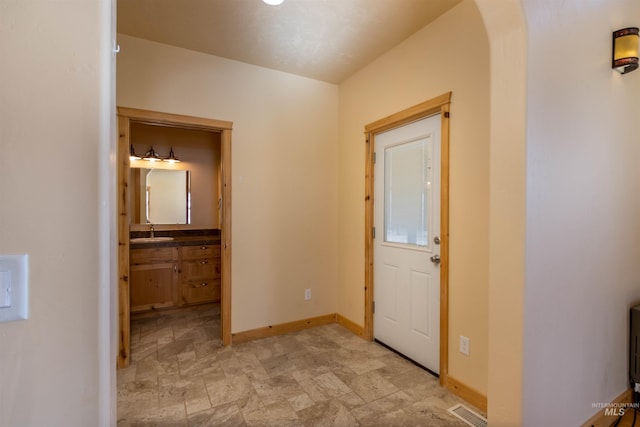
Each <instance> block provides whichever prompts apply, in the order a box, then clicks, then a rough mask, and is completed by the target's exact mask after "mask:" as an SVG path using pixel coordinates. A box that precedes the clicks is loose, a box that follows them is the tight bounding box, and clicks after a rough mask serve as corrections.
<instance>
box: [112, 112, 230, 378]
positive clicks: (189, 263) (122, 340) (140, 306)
mask: <svg viewBox="0 0 640 427" xmlns="http://www.w3.org/2000/svg"><path fill="white" fill-rule="evenodd" d="M140 127H146V128H149V129H151V130H152V129H153V128H154V127H156V128H160V127H163V128H166V129H169V130H172V131H178V132H180V131H185V132H186V131H196V133H197V132H200V133H203V134H205V135H213V136H215V138H213V139H212V140H214V141H215V143H216V144H217V153H218V154H217V156H218V158H219V162H218V165H219V167H218V168H217V172H216V175H217V176H218V179H217V182H218V186H217V187H218V188H217V189H216V191H215V193H217V197H216V200H215V203H213V204H214V205H215V208H213V209H212V212H211V213H209V214H208V215H209V216H210V217H211V220H212V222H213V224H215V225H212V226H210V227H209V228H213V227H216V228H217V229H219V233H218V236H219V242H220V244H219V246H217V245H214V246H210V245H208V244H202V245H198V246H186V247H183V248H178V247H169V246H167V247H163V248H158V249H161V250H158V251H155V252H154V253H151V252H149V253H148V254H145V253H140V254H138V255H139V256H141V257H142V258H144V257H145V256H150V257H151V258H153V260H152V263H150V264H152V265H153V268H151V267H149V268H147V267H144V266H138V265H136V267H135V268H132V266H131V265H130V256H131V239H130V238H131V235H132V234H131V233H132V232H138V233H139V232H147V231H148V232H149V233H152V234H158V236H151V235H150V236H149V237H155V238H156V240H158V238H167V239H169V238H170V236H164V235H162V236H160V234H163V233H162V232H163V231H165V230H172V231H174V232H176V231H177V232H181V233H183V234H184V235H188V234H189V232H190V231H192V230H193V229H195V228H198V227H197V226H193V225H190V224H188V222H189V221H188V220H187V221H185V222H186V224H185V223H183V224H171V226H169V225H166V226H163V225H159V226H156V225H155V224H153V222H152V220H150V219H149V218H148V217H147V218H146V219H144V220H142V222H143V223H142V224H137V225H136V224H130V218H131V212H132V207H133V206H131V205H133V204H135V203H136V202H135V200H136V198H135V197H133V198H132V197H131V196H130V189H131V188H132V187H133V186H135V185H134V184H135V182H134V181H132V180H131V174H130V172H131V169H132V168H131V166H132V164H131V162H132V160H131V159H130V156H131V155H132V153H133V152H134V151H135V148H132V147H134V145H133V144H134V141H132V129H137V128H140ZM232 127H233V123H231V122H227V121H221V120H212V119H205V118H199V117H190V116H182V115H177V114H169V113H160V112H155V111H147V110H139V109H132V108H124V107H118V134H119V137H118V152H117V180H118V184H117V198H118V206H117V209H118V213H117V214H118V221H117V222H118V277H119V279H118V355H117V366H118V367H119V368H124V367H127V366H128V365H129V362H130V360H131V312H132V309H135V310H146V311H147V312H152V311H153V310H155V309H156V308H163V307H170V306H172V305H173V303H174V302H175V303H176V305H182V304H183V303H184V304H185V305H189V304H192V303H198V302H205V301H208V300H210V299H215V298H216V292H217V290H216V291H214V290H213V287H212V284H211V283H210V282H208V281H200V283H198V284H197V285H199V286H198V287H197V288H198V289H196V287H195V284H191V283H186V282H185V283H180V279H178V277H180V276H179V272H178V266H177V260H181V261H180V265H183V266H184V267H185V268H188V269H190V270H189V272H190V273H192V274H191V275H192V276H193V277H194V278H198V279H199V278H200V277H201V276H199V275H201V274H205V275H207V276H208V275H211V277H212V278H214V277H215V276H217V277H219V300H220V303H219V312H220V335H221V336H220V338H221V339H222V343H223V345H229V344H231V131H232ZM149 151H154V150H151V149H150V150H149ZM214 152H215V150H214ZM147 154H148V153H147ZM170 156H174V157H179V156H180V155H179V153H177V152H174V150H171V154H170ZM214 156H215V154H214ZM211 166H213V165H211ZM154 170H155V169H154ZM160 170H162V169H159V170H158V172H159V171H160ZM189 173H190V172H189V171H187V174H186V176H187V178H186V182H187V192H186V194H187V196H186V200H183V202H184V209H183V210H184V212H186V218H190V217H191V215H192V214H195V213H193V212H192V205H193V203H192V199H191V197H193V191H192V190H193V188H192V186H191V182H190V175H189ZM191 173H193V171H191ZM130 181H131V182H130ZM139 185H140V186H142V187H141V188H142V189H143V190H144V191H141V192H140V193H141V194H142V196H141V197H144V198H145V202H140V204H141V205H142V206H143V207H144V209H139V210H138V211H137V213H138V215H139V216H140V217H144V216H145V215H148V213H149V209H150V208H149V206H150V205H151V204H152V205H153V206H158V205H160V201H153V199H151V198H149V197H148V196H149V193H150V191H149V184H148V183H147V184H146V185H143V184H139ZM183 190H184V189H183ZM181 194H183V193H181ZM181 198H182V196H181ZM132 200H133V202H132ZM150 200H151V201H150ZM181 209H182V208H181ZM214 234H215V233H214ZM143 239H144V238H143ZM206 239H208V241H209V240H210V239H212V237H211V236H206ZM154 243H155V241H154ZM194 247H195V248H196V249H190V248H194ZM153 251H154V250H152V252H153ZM194 251H195V252H198V253H195V252H194ZM172 252H175V253H172ZM158 256H162V257H167V260H166V262H165V260H164V259H163V260H161V261H162V262H158V260H157V259H155V257H158ZM217 256H219V260H220V264H219V267H214V266H213V265H211V261H210V258H211V257H216V259H217ZM140 264H144V263H143V262H141V263H140ZM165 264H166V265H165ZM165 267H166V268H165ZM163 268H164V271H161V269H163ZM133 270H135V271H133ZM155 270H158V271H155ZM209 270H211V271H209ZM133 275H137V278H138V279H142V281H143V283H147V284H150V286H149V287H150V288H154V287H155V288H157V287H158V286H159V285H158V284H160V283H164V286H165V288H164V289H166V292H164V295H163V294H162V293H160V299H161V300H162V302H163V303H164V304H162V303H161V304H159V305H158V304H154V303H152V304H149V305H146V300H145V298H147V297H148V295H150V294H151V295H153V296H156V295H158V292H157V290H149V291H148V290H145V289H143V290H141V291H140V292H137V293H136V294H135V295H133V296H135V297H136V298H134V299H135V300H136V304H135V307H132V292H131V282H132V278H133ZM179 287H180V288H179ZM192 288H193V289H192ZM179 289H181V290H182V291H180V290H179ZM179 295H182V296H181V297H179ZM151 301H153V299H151Z"/></svg>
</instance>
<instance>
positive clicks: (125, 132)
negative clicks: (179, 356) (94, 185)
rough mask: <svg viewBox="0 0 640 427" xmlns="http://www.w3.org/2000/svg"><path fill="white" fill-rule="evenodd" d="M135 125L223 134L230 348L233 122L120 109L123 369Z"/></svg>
mask: <svg viewBox="0 0 640 427" xmlns="http://www.w3.org/2000/svg"><path fill="white" fill-rule="evenodd" d="M132 123H145V124H150V125H160V126H167V127H177V128H182V129H196V130H205V131H210V132H215V133H219V134H220V141H221V147H220V149H221V150H220V151H221V167H222V173H221V177H222V227H221V228H222V233H221V234H222V236H221V262H222V265H221V267H222V268H221V270H222V271H221V273H222V274H221V275H222V280H221V302H220V317H221V320H220V323H221V325H220V326H221V330H222V342H223V344H224V345H229V344H231V132H232V129H233V122H227V121H222V120H213V119H205V118H201V117H191V116H183V115H178V114H170V113H160V112H157V111H149V110H139V109H135V108H126V107H118V151H117V158H116V163H117V171H118V172H117V180H118V182H117V197H118V207H117V209H118V242H119V244H118V323H119V325H118V356H117V365H118V367H119V368H124V367H127V366H128V365H129V361H130V358H131V339H130V338H131V337H130V332H131V331H130V323H129V322H130V307H129V277H130V276H129V213H128V212H129V206H128V205H129V197H128V195H127V187H128V184H129V183H128V181H129V166H130V164H129V147H130V143H131V139H130V132H131V124H132Z"/></svg>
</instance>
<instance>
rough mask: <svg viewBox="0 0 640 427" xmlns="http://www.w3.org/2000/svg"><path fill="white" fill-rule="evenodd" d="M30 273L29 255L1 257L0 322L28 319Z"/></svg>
mask: <svg viewBox="0 0 640 427" xmlns="http://www.w3.org/2000/svg"><path fill="white" fill-rule="evenodd" d="M28 271H29V259H28V255H26V254H22V255H0V294H2V295H0V322H10V321H12V320H22V319H26V318H27V317H28V315H29V291H28ZM7 305H8V306H7ZM3 306H4V307H3Z"/></svg>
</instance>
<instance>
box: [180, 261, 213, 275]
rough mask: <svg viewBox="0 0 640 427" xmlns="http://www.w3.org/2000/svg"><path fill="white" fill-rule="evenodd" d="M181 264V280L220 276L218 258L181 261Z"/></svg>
mask: <svg viewBox="0 0 640 427" xmlns="http://www.w3.org/2000/svg"><path fill="white" fill-rule="evenodd" d="M181 265H182V278H183V280H200V279H218V278H220V258H212V259H211V258H209V259H200V260H198V261H183V262H182V263H181Z"/></svg>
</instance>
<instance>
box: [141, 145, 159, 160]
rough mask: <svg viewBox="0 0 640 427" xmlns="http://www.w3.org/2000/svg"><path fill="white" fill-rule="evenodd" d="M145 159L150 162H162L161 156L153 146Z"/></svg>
mask: <svg viewBox="0 0 640 427" xmlns="http://www.w3.org/2000/svg"><path fill="white" fill-rule="evenodd" d="M144 159H145V160H148V161H150V162H156V161H158V160H162V159H161V158H160V156H158V155H157V154H156V152H155V150H154V149H153V146H151V148H149V151H147V154H145V155H144Z"/></svg>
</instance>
